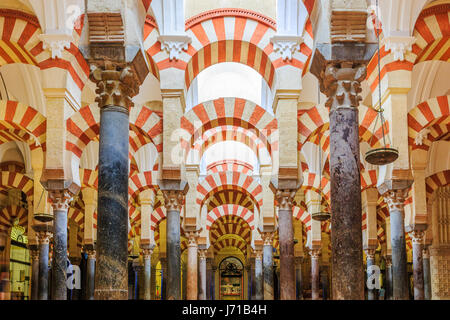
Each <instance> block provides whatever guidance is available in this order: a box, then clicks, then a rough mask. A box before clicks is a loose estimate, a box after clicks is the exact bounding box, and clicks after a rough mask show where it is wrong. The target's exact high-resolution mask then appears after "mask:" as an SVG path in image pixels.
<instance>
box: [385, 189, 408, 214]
mask: <svg viewBox="0 0 450 320" xmlns="http://www.w3.org/2000/svg"><path fill="white" fill-rule="evenodd" d="M407 196H408V189H397V190H395V189H394V190H388V191H387V192H386V193H384V194H383V197H384V200H385V201H386V202H387V204H388V206H389V211H391V210H399V211H403V210H404V206H405V200H406V197H407Z"/></svg>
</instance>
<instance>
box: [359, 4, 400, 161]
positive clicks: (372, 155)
mask: <svg viewBox="0 0 450 320" xmlns="http://www.w3.org/2000/svg"><path fill="white" fill-rule="evenodd" d="M376 5H377V18H376V21H377V22H376V26H375V33H376V35H377V40H378V103H379V107H378V109H377V110H376V111H377V118H376V120H375V123H374V125H373V128H372V132H373V133H375V130H376V126H377V123H378V121H380V123H381V132H382V135H383V146H382V147H380V148H374V149H371V150H369V151H367V152H366V155H365V160H366V162H368V163H370V164H373V165H377V166H384V165H387V164H389V163H392V162H394V161H395V160H397V158H398V155H399V154H398V150H397V149H395V148H392V147H390V145H391V141H390V138H389V134H388V136H387V140H388V143H386V133H387V131H388V127H387V123H386V121H385V119H384V115H383V111H384V110H383V109H382V108H381V106H382V102H381V54H380V33H381V23H380V24H379V23H378V19H379V16H380V15H379V6H378V0H377V4H376ZM377 27H379V28H377ZM374 135H375V134H374ZM374 135H372V137H371V140H370V144H371V145H372V142H373V138H374Z"/></svg>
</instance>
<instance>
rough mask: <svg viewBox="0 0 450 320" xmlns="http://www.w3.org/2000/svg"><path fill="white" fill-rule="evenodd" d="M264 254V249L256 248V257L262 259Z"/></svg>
mask: <svg viewBox="0 0 450 320" xmlns="http://www.w3.org/2000/svg"><path fill="white" fill-rule="evenodd" d="M262 256H263V251H262V250H261V249H255V259H258V260H261V259H262Z"/></svg>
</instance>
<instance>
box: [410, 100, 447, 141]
mask: <svg viewBox="0 0 450 320" xmlns="http://www.w3.org/2000/svg"><path fill="white" fill-rule="evenodd" d="M449 102H450V96H440V97H436V98H431V99H429V100H427V101H425V102H422V103H420V104H419V105H417V106H416V107H414V108H413V109H411V110H410V111H409V112H408V141H409V145H410V146H411V147H412V149H423V150H428V149H429V147H430V145H431V143H432V141H433V140H434V139H433V136H430V135H429V134H427V136H424V139H423V142H422V144H421V145H420V144H419V145H416V143H415V142H416V138H417V137H418V136H419V135H422V133H421V131H422V130H424V129H425V128H431V129H433V127H434V126H436V125H437V127H435V130H437V132H438V131H439V129H440V125H444V126H445V127H446V126H447V124H448V123H449V122H450V107H449V106H450V103H449ZM445 127H444V128H445Z"/></svg>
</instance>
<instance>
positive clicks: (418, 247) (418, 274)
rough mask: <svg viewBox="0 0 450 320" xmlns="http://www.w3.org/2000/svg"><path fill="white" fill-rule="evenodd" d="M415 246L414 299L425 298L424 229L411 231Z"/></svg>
mask: <svg viewBox="0 0 450 320" xmlns="http://www.w3.org/2000/svg"><path fill="white" fill-rule="evenodd" d="M409 234H410V236H411V239H412V246H413V248H412V249H413V277H414V300H424V299H425V292H424V270H423V256H422V253H423V237H424V235H425V233H424V231H422V230H413V231H411V232H410V233H409Z"/></svg>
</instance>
